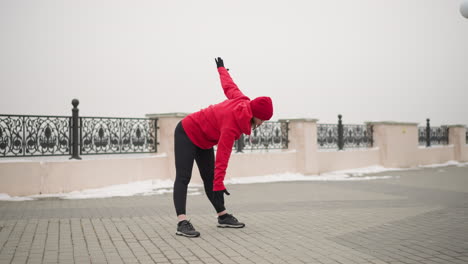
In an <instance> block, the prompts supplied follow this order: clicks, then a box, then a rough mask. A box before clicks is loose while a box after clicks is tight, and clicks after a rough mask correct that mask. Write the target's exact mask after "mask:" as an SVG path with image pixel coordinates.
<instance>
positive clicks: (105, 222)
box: [0, 166, 468, 264]
mask: <svg viewBox="0 0 468 264" xmlns="http://www.w3.org/2000/svg"><path fill="white" fill-rule="evenodd" d="M376 175H378V174H376ZM384 175H390V176H399V177H394V178H390V179H387V180H376V181H352V182H351V181H350V182H283V183H265V184H249V185H230V186H229V189H230V191H231V194H232V195H231V196H229V197H227V199H226V201H227V208H228V209H229V210H230V212H232V213H234V215H235V216H236V217H237V218H239V219H240V220H241V221H243V222H246V223H247V226H246V228H244V229H219V228H217V227H216V216H215V213H214V211H213V209H212V208H211V207H210V204H209V202H208V201H207V199H206V196H205V195H198V196H189V197H188V199H189V201H188V212H189V217H190V218H191V221H192V223H193V224H194V226H195V227H196V228H197V230H199V231H200V232H201V234H202V235H201V237H199V238H193V239H189V238H185V237H179V236H176V235H175V229H176V224H175V215H174V209H173V202H172V194H164V195H154V196H133V197H113V198H105V199H85V200H61V199H57V198H47V199H39V200H36V201H24V202H6V201H0V263H1V264H3V263H8V264H11V263H31V264H33V263H80V264H81V263H140V264H141V263H172V264H174V263H233V264H243V263H256V264H257V263H323V264H326V263H341V264H343V263H346V264H348V263H349V264H352V263H359V264H361V263H369V264H385V263H386V264H388V263H404V264H412V263H413V264H415V263H467V262H468V232H466V230H468V221H466V219H468V180H467V177H468V167H457V166H450V167H446V168H444V172H440V171H439V170H438V169H418V170H411V171H398V172H386V173H385V174H384ZM259 190H260V191H259Z"/></svg>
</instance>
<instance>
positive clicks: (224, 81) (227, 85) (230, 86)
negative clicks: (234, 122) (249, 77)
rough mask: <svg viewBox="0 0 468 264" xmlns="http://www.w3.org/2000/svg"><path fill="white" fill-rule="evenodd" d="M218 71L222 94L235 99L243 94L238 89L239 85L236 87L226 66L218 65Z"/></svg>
mask: <svg viewBox="0 0 468 264" xmlns="http://www.w3.org/2000/svg"><path fill="white" fill-rule="evenodd" d="M218 72H219V77H220V79H221V86H222V87H223V90H224V94H225V95H226V97H227V98H228V99H235V98H238V97H241V96H245V95H244V94H243V93H242V92H241V90H239V87H237V85H236V84H235V83H234V81H233V80H232V78H231V75H229V72H228V71H227V70H226V68H224V67H219V68H218Z"/></svg>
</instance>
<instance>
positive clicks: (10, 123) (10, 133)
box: [0, 115, 71, 157]
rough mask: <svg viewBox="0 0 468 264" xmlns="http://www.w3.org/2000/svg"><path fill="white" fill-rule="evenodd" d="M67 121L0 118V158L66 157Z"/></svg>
mask: <svg viewBox="0 0 468 264" xmlns="http://www.w3.org/2000/svg"><path fill="white" fill-rule="evenodd" d="M70 120H71V118H70V117H66V116H29V115H0V157H19V156H22V157H25V156H60V155H70Z"/></svg>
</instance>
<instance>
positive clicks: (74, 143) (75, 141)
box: [70, 99, 81, 160]
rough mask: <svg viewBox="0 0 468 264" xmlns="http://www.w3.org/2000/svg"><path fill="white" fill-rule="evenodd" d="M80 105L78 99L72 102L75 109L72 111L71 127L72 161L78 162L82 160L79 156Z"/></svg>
mask: <svg viewBox="0 0 468 264" xmlns="http://www.w3.org/2000/svg"><path fill="white" fill-rule="evenodd" d="M79 103H80V101H78V99H73V100H72V105H73V109H72V126H71V129H72V156H71V158H70V159H77V160H80V159H81V157H80V156H79V154H78V150H79V141H78V135H79V134H78V128H79V127H78V119H79V117H78V112H79V110H78V104H79Z"/></svg>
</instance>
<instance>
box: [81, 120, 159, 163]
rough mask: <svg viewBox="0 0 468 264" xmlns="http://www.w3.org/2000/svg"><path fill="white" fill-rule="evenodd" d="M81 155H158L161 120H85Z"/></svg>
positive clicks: (82, 123) (82, 124)
mask: <svg viewBox="0 0 468 264" xmlns="http://www.w3.org/2000/svg"><path fill="white" fill-rule="evenodd" d="M80 120H81V122H80V123H81V125H80V127H81V130H80V138H81V149H80V154H81V155H88V154H119V153H120V154H123V153H151V152H156V148H157V147H156V142H157V138H156V130H157V120H156V119H147V118H105V117H81V118H80Z"/></svg>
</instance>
